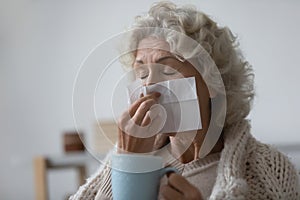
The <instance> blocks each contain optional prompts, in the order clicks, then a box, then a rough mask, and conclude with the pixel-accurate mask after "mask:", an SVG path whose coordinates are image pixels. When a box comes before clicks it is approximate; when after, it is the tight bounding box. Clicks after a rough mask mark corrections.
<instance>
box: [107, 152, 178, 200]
mask: <svg viewBox="0 0 300 200" xmlns="http://www.w3.org/2000/svg"><path fill="white" fill-rule="evenodd" d="M111 161H112V195H113V199H114V200H128V199H130V200H141V199H143V200H155V199H157V197H158V189H159V183H160V179H161V178H162V177H163V176H164V175H165V174H166V173H168V172H176V173H177V170H176V169H175V168H171V167H168V168H163V160H162V158H161V157H158V156H150V155H139V154H113V155H112V160H111Z"/></svg>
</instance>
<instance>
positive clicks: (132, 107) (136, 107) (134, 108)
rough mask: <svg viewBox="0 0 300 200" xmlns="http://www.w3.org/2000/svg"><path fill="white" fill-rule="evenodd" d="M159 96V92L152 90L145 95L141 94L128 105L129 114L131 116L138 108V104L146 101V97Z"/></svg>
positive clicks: (155, 98)
mask: <svg viewBox="0 0 300 200" xmlns="http://www.w3.org/2000/svg"><path fill="white" fill-rule="evenodd" d="M159 97H160V93H159V92H153V93H151V94H147V95H146V96H143V97H141V98H139V99H138V100H137V101H135V102H134V103H133V104H132V105H131V106H130V107H129V114H130V116H133V115H134V114H135V112H136V111H137V109H138V108H139V106H140V104H141V103H143V102H144V101H146V100H147V99H154V100H157V99H158V98H159Z"/></svg>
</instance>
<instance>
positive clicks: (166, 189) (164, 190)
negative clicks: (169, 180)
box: [160, 185, 184, 200]
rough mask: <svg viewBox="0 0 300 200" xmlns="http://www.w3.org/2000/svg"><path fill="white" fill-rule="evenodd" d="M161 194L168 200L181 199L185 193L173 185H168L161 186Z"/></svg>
mask: <svg viewBox="0 0 300 200" xmlns="http://www.w3.org/2000/svg"><path fill="white" fill-rule="evenodd" d="M160 194H161V195H162V196H163V197H164V198H165V199H166V200H177V199H178V200H181V199H183V197H184V196H183V195H182V194H181V193H180V192H178V191H176V190H174V189H173V188H172V187H170V186H168V185H166V186H163V187H161V189H160Z"/></svg>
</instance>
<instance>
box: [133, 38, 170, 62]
mask: <svg viewBox="0 0 300 200" xmlns="http://www.w3.org/2000/svg"><path fill="white" fill-rule="evenodd" d="M168 55H172V53H171V52H170V47H169V44H168V43H167V42H166V41H164V40H162V39H157V38H153V37H148V38H145V39H143V40H141V41H140V42H139V44H138V48H137V51H136V59H137V60H141V59H144V58H146V57H148V58H149V57H152V58H153V59H154V58H159V57H162V56H168Z"/></svg>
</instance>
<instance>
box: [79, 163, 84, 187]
mask: <svg viewBox="0 0 300 200" xmlns="http://www.w3.org/2000/svg"><path fill="white" fill-rule="evenodd" d="M78 171H79V185H83V184H84V183H85V179H86V168H85V166H80V167H78Z"/></svg>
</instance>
